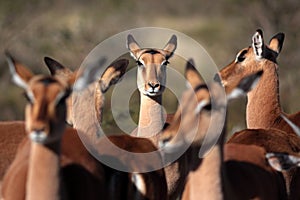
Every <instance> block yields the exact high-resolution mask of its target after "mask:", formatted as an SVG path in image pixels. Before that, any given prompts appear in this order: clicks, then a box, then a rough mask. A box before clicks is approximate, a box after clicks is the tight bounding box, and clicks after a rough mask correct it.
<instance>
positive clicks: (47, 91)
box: [7, 53, 93, 144]
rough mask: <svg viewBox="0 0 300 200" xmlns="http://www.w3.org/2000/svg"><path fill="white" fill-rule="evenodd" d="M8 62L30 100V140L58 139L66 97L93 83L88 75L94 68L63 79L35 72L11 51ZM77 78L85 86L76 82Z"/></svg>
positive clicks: (64, 111)
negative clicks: (20, 61)
mask: <svg viewBox="0 0 300 200" xmlns="http://www.w3.org/2000/svg"><path fill="white" fill-rule="evenodd" d="M7 61H8V64H9V69H10V72H11V74H12V78H13V81H14V83H15V84H17V85H18V86H20V87H21V88H23V89H24V90H25V97H26V99H27V100H28V103H27V105H26V109H25V121H26V131H27V133H28V134H29V137H30V139H31V140H32V141H33V142H36V143H42V144H47V143H51V142H53V141H57V140H58V139H60V138H61V136H62V133H63V130H64V128H65V119H66V98H68V96H69V95H70V94H71V92H72V91H73V90H79V89H82V88H84V87H86V85H87V84H89V83H90V80H92V78H93V77H90V76H87V75H86V74H90V73H89V71H91V70H93V69H86V70H84V71H82V72H80V74H74V75H72V76H69V78H68V79H67V80H63V79H61V78H59V77H55V76H45V75H34V74H33V73H32V72H31V71H30V70H28V69H27V68H26V67H25V66H23V65H22V64H20V63H19V62H17V61H15V60H14V59H13V58H12V57H11V56H10V55H9V54H8V53H7ZM76 75H77V76H78V77H76ZM76 78H77V81H79V82H81V83H83V82H84V83H86V85H80V84H77V83H76V84H75V85H74V82H75V80H76ZM81 79H87V80H82V81H81Z"/></svg>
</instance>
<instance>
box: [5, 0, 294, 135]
mask: <svg viewBox="0 0 300 200" xmlns="http://www.w3.org/2000/svg"><path fill="white" fill-rule="evenodd" d="M299 24H300V4H299V2H298V0H286V1H279V0H276V1H274V0H265V1H260V0H249V1H239V0H223V1H221V0H216V1H209V2H208V1H202V0H185V1H179V0H164V1H160V0H151V1H140V0H127V1H124V0H123V1H122V0H102V1H97V0H89V1H84V0H26V1H23V0H10V1H6V0H0V27H1V30H0V44H1V45H0V52H1V53H0V91H1V92H0V110H1V112H0V113H1V114H0V120H22V119H24V113H23V110H24V105H25V99H23V98H22V95H21V93H22V90H21V89H19V88H18V87H16V86H14V85H13V84H12V83H11V78H10V74H9V71H8V67H7V64H6V61H5V57H4V54H3V53H2V52H4V51H5V50H6V49H8V50H9V51H10V52H11V53H12V54H13V55H14V56H15V57H16V58H17V59H18V60H19V61H21V62H22V63H24V64H25V65H27V66H28V67H29V68H30V69H32V71H33V72H35V73H45V74H48V73H49V72H48V71H47V69H46V67H45V65H44V63H43V57H44V56H50V57H53V58H55V59H56V60H58V61H60V62H61V63H63V64H64V65H66V66H68V67H70V68H72V69H77V68H78V67H79V66H80V64H81V63H82V61H83V60H84V58H85V56H86V55H87V54H88V53H89V52H90V51H91V50H92V49H93V48H94V47H95V46H96V45H97V44H99V43H100V42H101V41H103V40H105V39H106V38H108V37H110V36H112V35H114V34H117V33H119V32H121V31H125V30H128V29H132V28H138V27H144V26H156V27H164V28H170V29H174V30H177V31H179V32H182V33H184V34H186V35H188V36H189V37H192V38H193V39H195V40H196V41H198V42H199V43H200V44H201V45H202V46H203V47H204V48H205V49H206V50H207V51H208V53H209V54H210V56H211V57H212V59H213V60H214V61H215V63H216V65H217V66H218V67H219V69H221V68H222V67H223V66H225V65H227V64H228V63H229V62H231V61H232V60H233V59H234V58H235V54H236V53H237V52H238V51H239V50H240V49H242V48H244V47H247V46H249V45H250V44H251V43H250V42H251V37H252V35H253V34H254V32H255V30H256V29H257V28H262V29H263V30H264V38H265V40H266V42H267V41H268V40H269V39H270V37H271V36H272V35H274V34H276V33H277V32H284V33H285V34H286V38H285V42H284V46H283V50H282V52H281V54H280V56H279V59H278V63H279V76H280V94H281V96H280V98H281V104H282V107H283V109H284V111H285V112H287V113H293V112H296V111H298V110H300V102H299V99H300V88H299V87H298V85H299V83H300V79H299V78H298V77H300V76H299V75H300V69H299V67H298V65H299V64H298V63H300V35H299V33H300V32H299V30H298V29H299ZM168 98H169V99H171V97H168V96H166V97H165V102H169V99H168ZM131 102H132V104H131V105H132V106H131V108H130V109H131V110H132V117H133V119H134V120H137V116H138V109H139V107H138V93H137V92H136V93H135V97H133V99H132V101H131ZM106 103H107V105H106V108H107V109H106V110H105V117H104V123H103V125H104V126H107V127H110V126H112V127H114V122H113V119H112V117H111V116H110V114H109V110H110V109H109V106H110V102H109V99H107V101H106ZM245 104H246V100H245V99H242V100H238V101H235V102H233V103H232V104H231V105H230V109H229V120H228V122H229V124H228V127H229V129H230V132H232V131H235V130H239V129H242V128H244V127H245ZM172 105H173V107H175V106H176V104H174V103H173V104H172ZM174 105H175V106H174ZM167 110H168V109H167ZM168 111H169V110H168ZM170 112H172V109H171V108H170Z"/></svg>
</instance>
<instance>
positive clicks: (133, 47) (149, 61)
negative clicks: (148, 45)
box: [127, 35, 177, 97]
mask: <svg viewBox="0 0 300 200" xmlns="http://www.w3.org/2000/svg"><path fill="white" fill-rule="evenodd" d="M176 45H177V38H176V36H175V35H173V36H172V37H171V39H170V40H169V42H168V43H167V45H166V46H165V48H164V49H141V48H140V46H139V45H138V43H137V42H136V41H135V40H134V38H133V36H132V35H128V38H127V47H128V49H129V50H130V54H131V56H132V57H133V58H134V59H135V60H136V63H137V65H138V72H137V73H138V74H137V85H138V88H139V91H140V92H141V93H142V94H144V95H147V96H151V97H153V96H158V95H161V94H162V92H163V91H164V89H165V84H166V66H167V65H168V63H169V61H168V60H169V58H170V57H171V56H172V55H173V53H174V51H175V49H176Z"/></svg>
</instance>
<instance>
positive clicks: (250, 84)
mask: <svg viewBox="0 0 300 200" xmlns="http://www.w3.org/2000/svg"><path fill="white" fill-rule="evenodd" d="M262 74H263V71H262V70H261V71H258V72H257V73H255V74H252V75H249V76H247V77H245V78H243V79H242V80H241V82H240V83H239V85H238V88H240V89H242V90H243V91H244V92H245V93H247V92H249V91H250V90H252V89H253V88H254V87H255V86H256V84H257V83H258V81H259V79H260V77H261V76H262Z"/></svg>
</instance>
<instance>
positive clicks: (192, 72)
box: [184, 59, 203, 89]
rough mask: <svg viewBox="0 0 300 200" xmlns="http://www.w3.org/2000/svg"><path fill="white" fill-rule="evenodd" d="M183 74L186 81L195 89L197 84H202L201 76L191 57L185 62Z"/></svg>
mask: <svg viewBox="0 0 300 200" xmlns="http://www.w3.org/2000/svg"><path fill="white" fill-rule="evenodd" d="M184 76H185V78H186V80H187V82H188V83H189V84H190V85H191V86H192V87H193V88H194V89H195V88H196V87H197V86H198V85H200V84H202V83H203V81H202V78H201V75H200V73H199V72H198V70H197V69H196V68H195V62H194V60H193V59H189V60H188V61H187V63H186V67H185V72H184Z"/></svg>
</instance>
